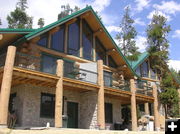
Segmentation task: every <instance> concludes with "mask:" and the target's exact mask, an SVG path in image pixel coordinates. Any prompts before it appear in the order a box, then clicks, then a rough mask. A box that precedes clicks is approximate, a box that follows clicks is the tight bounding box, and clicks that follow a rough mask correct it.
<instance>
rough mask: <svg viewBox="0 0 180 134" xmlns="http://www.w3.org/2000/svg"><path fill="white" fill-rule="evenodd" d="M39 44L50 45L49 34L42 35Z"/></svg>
mask: <svg viewBox="0 0 180 134" xmlns="http://www.w3.org/2000/svg"><path fill="white" fill-rule="evenodd" d="M37 44H38V45H40V46H43V47H47V46H48V35H47V34H45V35H42V36H41V38H40V40H39V41H38V42H37Z"/></svg>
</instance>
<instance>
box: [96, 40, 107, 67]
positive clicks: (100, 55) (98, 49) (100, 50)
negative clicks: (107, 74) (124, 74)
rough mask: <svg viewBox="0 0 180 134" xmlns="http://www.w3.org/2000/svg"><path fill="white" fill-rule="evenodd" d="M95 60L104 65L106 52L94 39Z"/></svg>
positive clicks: (98, 41)
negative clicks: (100, 61) (101, 61)
mask: <svg viewBox="0 0 180 134" xmlns="http://www.w3.org/2000/svg"><path fill="white" fill-rule="evenodd" d="M96 60H103V63H104V64H105V65H106V50H105V48H104V47H103V45H102V43H101V42H100V40H99V39H98V38H96Z"/></svg>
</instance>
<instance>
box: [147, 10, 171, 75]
mask: <svg viewBox="0 0 180 134" xmlns="http://www.w3.org/2000/svg"><path fill="white" fill-rule="evenodd" d="M166 21H167V19H166V18H165V17H164V16H161V15H158V12H156V14H155V15H153V18H152V20H151V23H150V24H149V26H148V28H147V31H146V32H147V43H148V47H147V50H148V52H149V53H150V56H151V58H150V60H151V61H152V67H153V68H154V69H157V70H159V73H162V74H163V71H165V70H164V69H165V68H166V65H167V61H168V55H169V52H168V48H169V44H168V40H167V35H168V33H169V32H170V25H167V24H166Z"/></svg>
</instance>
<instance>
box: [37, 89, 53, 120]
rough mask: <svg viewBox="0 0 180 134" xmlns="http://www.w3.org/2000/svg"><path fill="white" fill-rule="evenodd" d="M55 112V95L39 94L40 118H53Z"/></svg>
mask: <svg viewBox="0 0 180 134" xmlns="http://www.w3.org/2000/svg"><path fill="white" fill-rule="evenodd" d="M54 112H55V95H53V94H47V93H41V110H40V116H41V117H47V118H54Z"/></svg>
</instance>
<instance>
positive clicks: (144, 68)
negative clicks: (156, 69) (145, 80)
mask: <svg viewBox="0 0 180 134" xmlns="http://www.w3.org/2000/svg"><path fill="white" fill-rule="evenodd" d="M141 70H142V73H141V75H142V77H148V62H143V63H142V65H141Z"/></svg>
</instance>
